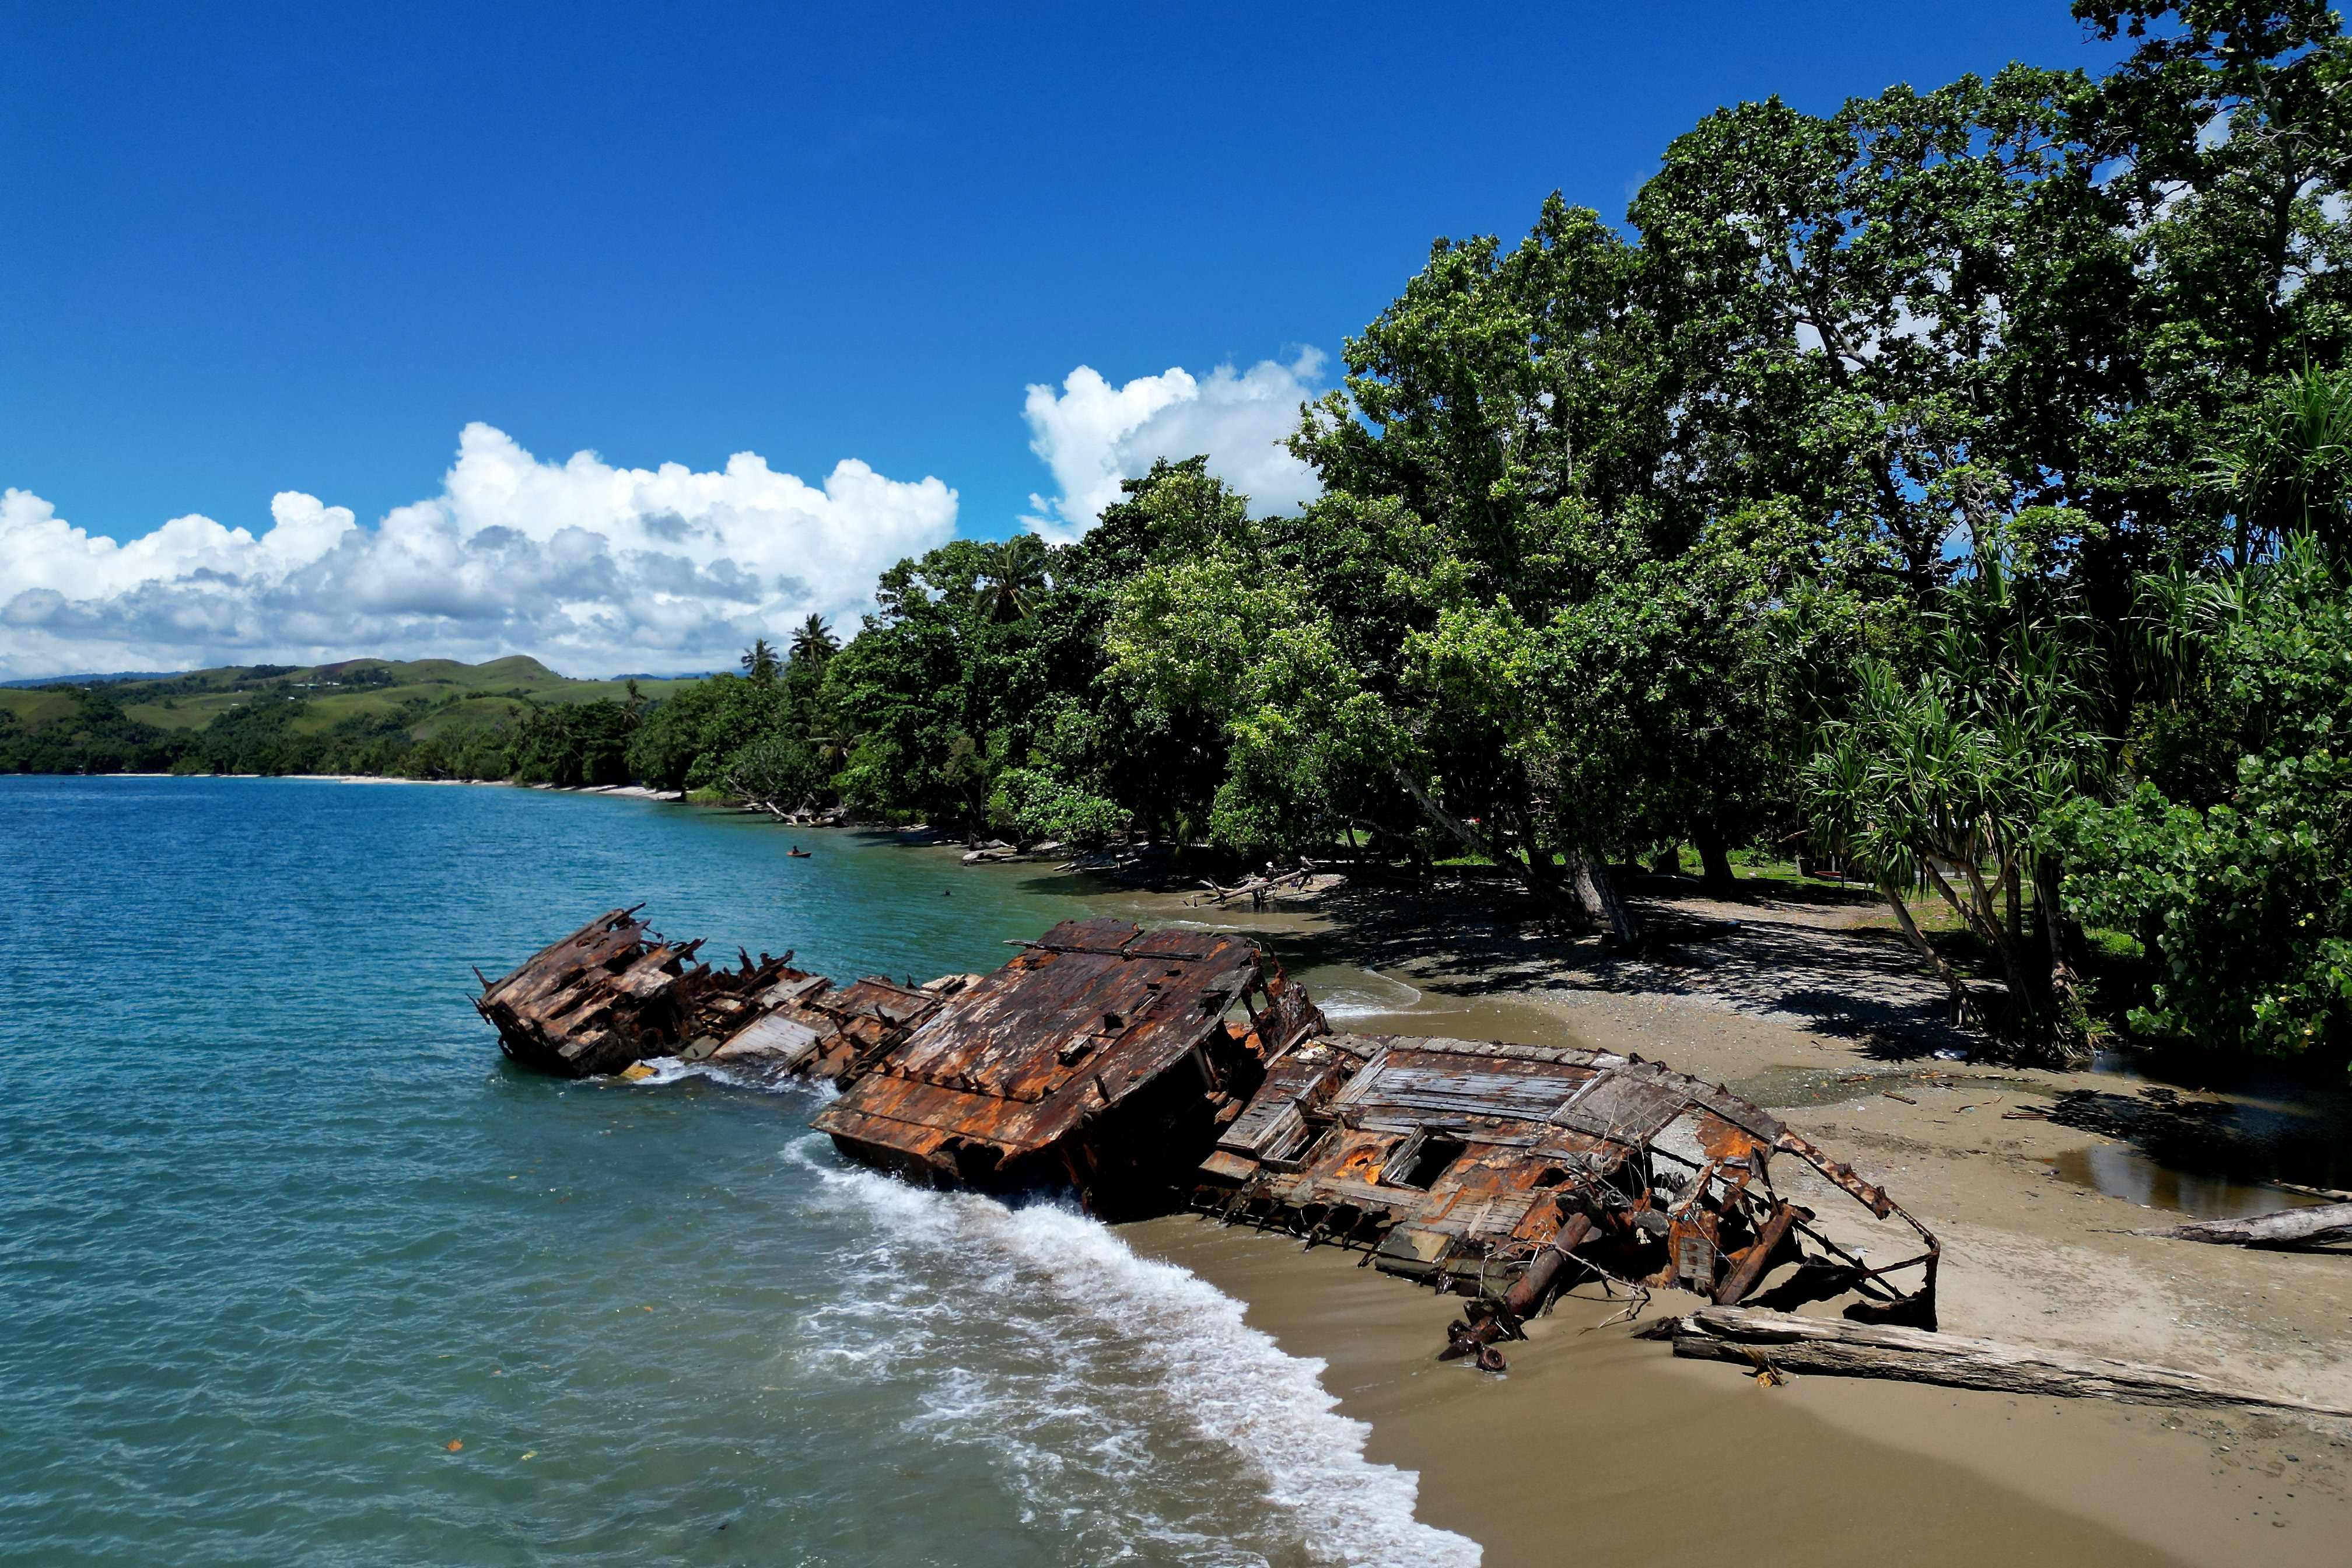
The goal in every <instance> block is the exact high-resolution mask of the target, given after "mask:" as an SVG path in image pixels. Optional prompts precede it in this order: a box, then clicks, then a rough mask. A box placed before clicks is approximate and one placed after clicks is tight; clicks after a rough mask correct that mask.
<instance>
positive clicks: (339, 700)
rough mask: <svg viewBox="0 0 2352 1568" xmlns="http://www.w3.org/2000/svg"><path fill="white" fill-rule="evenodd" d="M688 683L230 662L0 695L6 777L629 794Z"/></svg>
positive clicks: (519, 669) (528, 661)
mask: <svg viewBox="0 0 2352 1568" xmlns="http://www.w3.org/2000/svg"><path fill="white" fill-rule="evenodd" d="M686 684H688V683H685V682H681V681H677V680H631V679H628V678H626V677H624V678H622V679H616V680H573V679H569V678H568V677H565V676H561V675H558V674H556V673H555V672H554V671H553V670H551V669H550V668H547V667H546V666H545V665H543V664H541V663H540V662H539V661H538V660H537V659H535V658H500V659H493V660H491V661H490V662H489V663H488V664H460V663H458V662H457V660H455V659H447V658H423V659H412V660H409V661H407V662H397V661H394V660H392V659H383V658H352V659H344V660H342V661H341V662H339V663H335V664H320V665H311V666H308V667H302V668H297V667H295V666H291V665H268V664H260V665H235V666H230V667H228V668H221V669H197V670H190V671H188V672H187V673H185V674H181V675H164V676H155V677H148V678H139V679H124V680H98V679H93V680H89V681H87V682H84V683H80V684H73V683H67V684H54V685H42V686H29V687H9V688H0V773H378V774H384V773H389V774H400V775H404V776H407V777H412V778H499V779H502V778H513V777H520V778H523V779H525V780H526V782H533V783H555V784H586V783H594V784H612V783H624V782H626V778H627V773H626V766H625V760H624V752H625V750H626V747H627V742H628V739H629V737H630V735H631V734H632V733H633V732H634V731H635V729H636V726H637V721H638V720H639V719H640V718H641V717H642V716H643V715H644V713H645V711H646V706H647V704H649V703H652V702H655V701H657V700H660V699H661V698H663V697H664V696H667V694H669V693H671V692H674V691H677V690H678V689H681V687H682V686H684V685H686ZM633 691H634V696H632V692H633Z"/></svg>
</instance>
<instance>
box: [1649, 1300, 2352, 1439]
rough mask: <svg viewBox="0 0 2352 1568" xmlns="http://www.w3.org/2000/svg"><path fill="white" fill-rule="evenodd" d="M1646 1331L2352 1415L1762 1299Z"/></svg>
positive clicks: (1678, 1345)
mask: <svg viewBox="0 0 2352 1568" xmlns="http://www.w3.org/2000/svg"><path fill="white" fill-rule="evenodd" d="M1643 1333H1644V1334H1646V1335H1647V1336H1648V1337H1650V1338H1653V1339H1667V1338H1671V1339H1672V1340H1673V1341H1674V1344H1675V1354H1676V1355H1678V1356H1696V1357H1699V1358H1702V1359H1704V1360H1707V1361H1727V1362H1730V1363H1733V1364H1734V1365H1736V1366H1745V1367H1750V1368H1754V1369H1756V1370H1758V1371H1759V1372H1761V1371H1763V1370H1764V1369H1766V1368H1769V1369H1772V1370H1775V1371H1786V1372H1817V1373H1829V1374H1832V1375H1836V1376H1845V1377H1889V1378H1898V1379H1902V1380H1904V1381H1906V1382H1911V1383H1937V1384H1944V1385H1945V1386H1947V1387H1950V1388H1984V1389H1990V1390H1992V1391H1994V1392H1996V1393H2000V1394H2057V1395H2060V1396H2062V1397H2072V1398H2078V1399H2081V1398H2089V1399H2117V1400H2124V1401H2127V1402H2129V1403H2131V1404H2134V1405H2172V1406H2176V1407H2184V1408H2188V1409H2194V1410H2226V1409H2255V1410H2282V1411H2290V1412H2294V1413H2297V1414H2303V1415H2347V1414H2352V1412H2346V1411H2341V1410H2330V1409H2327V1408H2326V1407H2325V1406H2321V1405H2309V1404H2305V1402H2304V1401H2302V1400H2300V1399H2296V1398H2294V1397H2293V1396H2291V1395H2288V1394H2271V1393H2267V1392H2264V1391H2262V1390H2259V1389H2246V1388H2235V1387H2232V1386H2231V1385H2230V1384H2224V1383H2220V1382H2217V1381H2215V1380H2213V1379H2211V1378H2208V1377H2204V1376H2201V1375H2200V1374H2199V1373H2193V1372H2176V1371H2174V1370H2173V1369H2171V1368H2170V1367H2162V1366H2147V1365H2142V1364H2139V1363H2134V1362H2127V1361H2114V1360H2110V1359H2109V1358H2107V1357H2105V1356H2087V1355H2071V1354H2068V1353H2067V1352H2064V1351H2052V1350H2043V1349H2042V1348H2040V1347H2039V1346H2036V1345H2013V1344H2002V1343H2000V1342H1998V1341H1994V1340H1979V1339H1971V1338H1968V1337H1966V1336H1963V1335H1960V1334H1935V1333H1929V1332H1927V1331H1926V1330H1924V1329H1905V1328H1895V1327H1892V1326H1881V1325H1877V1324H1869V1323H1853V1322H1841V1321H1836V1320H1834V1319H1824V1318H1801V1317H1798V1316H1797V1315H1796V1314H1795V1313H1793V1312H1773V1311H1767V1310H1764V1309H1762V1308H1759V1307H1701V1308H1700V1309H1699V1310H1697V1311H1696V1312H1692V1313H1689V1314H1688V1315H1686V1316H1684V1317H1680V1318H1667V1319H1664V1320H1663V1321H1661V1322H1659V1323H1658V1324H1657V1325H1655V1326H1654V1327H1653V1328H1650V1329H1646V1330H1643Z"/></svg>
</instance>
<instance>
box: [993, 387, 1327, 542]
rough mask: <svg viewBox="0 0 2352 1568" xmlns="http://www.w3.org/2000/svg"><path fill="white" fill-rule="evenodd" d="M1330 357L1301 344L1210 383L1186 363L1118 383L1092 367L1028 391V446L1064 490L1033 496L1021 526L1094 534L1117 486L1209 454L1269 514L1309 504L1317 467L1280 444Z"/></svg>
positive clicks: (1067, 536)
mask: <svg viewBox="0 0 2352 1568" xmlns="http://www.w3.org/2000/svg"><path fill="white" fill-rule="evenodd" d="M1322 374H1323V355H1322V353H1320V352H1319V351H1318V350H1316V349H1312V348H1302V349H1300V350H1299V351H1298V352H1297V355H1296V357H1294V358H1293V359H1292V360H1291V361H1290V363H1287V364H1285V363H1282V362H1280V361H1278V360H1261V361H1259V362H1258V363H1256V364H1254V365H1252V366H1250V367H1249V369H1247V370H1245V371H1237V370H1235V369H1234V367H1233V366H1232V365H1229V364H1222V365H1219V366H1217V368H1216V369H1214V370H1213V371H1211V372H1210V373H1209V374H1208V375H1207V376H1206V377H1201V376H1195V375H1193V374H1192V373H1191V372H1189V371H1186V370H1184V369H1182V368H1181V367H1178V368H1174V369H1170V370H1166V371H1162V372H1161V373H1160V374H1158V375H1143V376H1138V377H1136V378H1135V379H1134V380H1133V381H1130V382H1129V383H1127V384H1125V385H1123V386H1113V385H1112V384H1110V383H1109V382H1108V381H1106V380H1104V379H1103V377H1102V376H1101V374H1099V373H1097V371H1095V370H1094V369H1093V368H1092V367H1090V366H1087V365H1080V366H1079V367H1078V368H1077V369H1076V370H1074V371H1072V372H1071V373H1070V374H1069V375H1068V376H1067V377H1066V378H1065V379H1064V381H1063V382H1062V386H1061V390H1060V391H1059V392H1058V393H1056V392H1055V389H1054V388H1052V387H1050V386H1045V385H1033V386H1032V387H1030V388H1029V398H1028V403H1027V405H1026V407H1025V409H1024V413H1025V414H1026V415H1027V416H1028V420H1029V448H1030V450H1032V451H1034V452H1035V453H1036V454H1037V456H1038V457H1039V458H1041V459H1043V461H1044V462H1045V467H1046V468H1048V469H1050V470H1051V471H1052V473H1053V476H1054V483H1055V488H1056V489H1057V491H1058V493H1057V494H1055V495H1053V496H1051V497H1047V496H1043V495H1033V496H1031V497H1030V498H1029V504H1030V506H1031V507H1032V508H1033V509H1034V510H1032V511H1031V512H1030V513H1029V514H1028V515H1026V516H1024V517H1023V518H1022V520H1021V521H1023V522H1024V523H1026V524H1027V525H1028V526H1029V527H1031V528H1033V529H1034V530H1036V531H1038V532H1039V533H1041V534H1044V535H1045V537H1046V538H1048V539H1051V540H1055V541H1056V542H1067V541H1070V540H1073V539H1076V537H1078V536H1079V535H1080V534H1082V533H1084V532H1085V531H1087V529H1089V528H1092V527H1093V526H1094V525H1095V523H1096V521H1097V520H1098V519H1099V518H1100V517H1101V516H1102V510H1103V508H1104V507H1106V506H1108V505H1109V504H1110V503H1111V502H1113V501H1115V500H1118V498H1119V489H1118V485H1119V481H1120V480H1121V479H1137V478H1139V477H1141V476H1142V475H1143V474H1145V473H1146V472H1148V471H1149V470H1150V468H1151V464H1152V460H1153V459H1154V458H1191V457H1196V456H1199V455H1201V454H1203V453H1205V454H1207V456H1208V458H1209V471H1210V472H1211V473H1213V474H1214V475H1216V476H1217V477H1218V478H1219V479H1223V480H1224V481H1225V482H1226V483H1227V484H1229V485H1231V486H1233V487H1234V489H1237V490H1240V491H1241V492H1243V493H1244V495H1247V496H1248V497H1249V498H1250V500H1251V501H1252V502H1253V503H1254V504H1255V507H1256V508H1257V510H1259V511H1261V512H1266V511H1278V510H1283V509H1285V508H1287V507H1293V506H1297V505H1298V504H1299V503H1301V502H1303V501H1307V500H1313V499H1314V498H1315V495H1316V494H1317V491H1318V485H1317V483H1316V479H1315V474H1314V470H1312V469H1311V468H1307V465H1306V464H1304V463H1302V462H1300V461H1299V460H1298V459H1297V458H1294V457H1292V456H1291V455H1290V454H1289V453H1288V452H1287V451H1286V450H1284V449H1283V445H1282V443H1283V442H1284V441H1285V440H1286V439H1287V438H1288V437H1290V435H1291V434H1292V432H1294V431H1296V430H1297V428H1298V405H1300V404H1301V403H1303V402H1306V401H1307V400H1308V399H1310V398H1313V397H1315V396H1316V395H1318V394H1319V393H1320V391H1321V385H1320V383H1321V380H1322Z"/></svg>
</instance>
